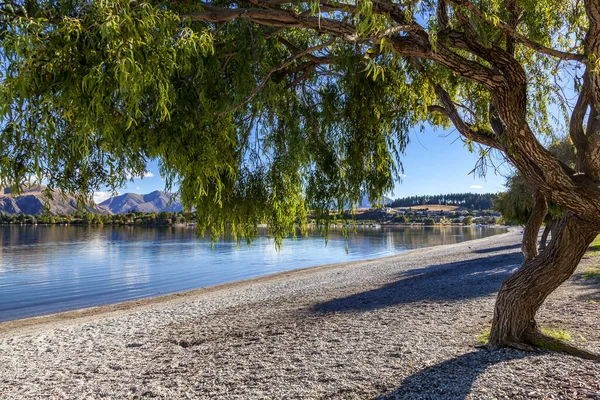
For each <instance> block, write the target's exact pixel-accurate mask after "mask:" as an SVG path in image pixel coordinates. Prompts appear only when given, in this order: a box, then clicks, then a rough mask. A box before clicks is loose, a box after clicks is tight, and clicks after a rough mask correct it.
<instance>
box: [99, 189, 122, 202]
mask: <svg viewBox="0 0 600 400" xmlns="http://www.w3.org/2000/svg"><path fill="white" fill-rule="evenodd" d="M117 194H119V193H117ZM111 197H112V193H111V192H94V203H96V204H100V203H102V202H103V201H104V200H108V199H110V198H111Z"/></svg>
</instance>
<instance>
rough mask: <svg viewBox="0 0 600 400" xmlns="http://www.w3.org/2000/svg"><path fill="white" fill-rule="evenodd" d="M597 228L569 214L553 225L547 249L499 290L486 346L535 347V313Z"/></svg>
mask: <svg viewBox="0 0 600 400" xmlns="http://www.w3.org/2000/svg"><path fill="white" fill-rule="evenodd" d="M598 233H600V225H599V224H597V223H592V222H589V221H586V220H583V219H581V218H579V217H578V216H576V215H575V214H573V213H571V212H567V213H566V214H565V216H564V217H562V218H561V219H560V220H558V221H556V222H555V229H554V233H553V235H552V239H551V240H550V243H549V244H548V247H547V248H546V250H545V251H544V252H542V253H541V254H540V255H539V256H537V257H535V258H532V259H528V260H526V261H525V262H524V263H523V266H522V267H521V268H520V269H519V270H518V271H517V272H516V273H515V274H513V275H512V276H511V277H510V278H508V279H507V280H506V281H505V282H504V283H503V284H502V287H501V288H500V291H499V292H498V297H497V299H496V306H495V309H494V319H493V322H492V328H491V332H490V345H491V346H497V347H505V346H509V347H517V348H529V346H535V347H537V346H539V345H540V343H539V340H540V337H542V336H543V335H541V333H540V332H539V331H538V330H537V325H536V322H535V314H536V313H537V311H538V309H539V308H540V306H541V305H542V304H543V303H544V300H546V297H548V295H550V293H552V292H553V291H554V290H555V289H556V288H558V287H559V286H560V285H561V284H562V283H563V282H565V281H566V280H567V279H569V277H570V276H571V275H572V274H573V272H574V271H575V268H577V265H578V264H579V261H580V260H581V257H583V255H584V253H585V252H586V250H587V248H588V246H589V245H590V243H591V242H592V241H593V240H594V238H595V237H596V236H597V235H598Z"/></svg>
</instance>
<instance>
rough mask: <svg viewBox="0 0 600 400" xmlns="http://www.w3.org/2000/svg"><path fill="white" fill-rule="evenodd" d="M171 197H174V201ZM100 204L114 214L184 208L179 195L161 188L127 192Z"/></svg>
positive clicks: (179, 209) (172, 210)
mask: <svg viewBox="0 0 600 400" xmlns="http://www.w3.org/2000/svg"><path fill="white" fill-rule="evenodd" d="M171 198H173V201H172V202H171ZM169 203H170V204H169ZM100 206H101V207H105V208H107V209H108V210H110V212H112V213H113V214H125V213H128V212H132V211H139V212H143V213H149V212H161V211H170V212H179V211H181V210H182V206H181V201H180V200H179V195H177V194H174V193H167V192H162V191H160V190H155V191H154V192H152V193H148V194H137V193H125V194H122V195H119V196H116V197H111V198H110V199H108V200H105V201H103V202H102V203H100Z"/></svg>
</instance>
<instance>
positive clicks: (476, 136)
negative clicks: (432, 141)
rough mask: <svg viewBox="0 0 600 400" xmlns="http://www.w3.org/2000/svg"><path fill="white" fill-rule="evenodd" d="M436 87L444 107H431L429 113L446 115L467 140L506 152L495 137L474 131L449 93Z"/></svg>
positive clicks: (436, 85)
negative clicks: (459, 111)
mask: <svg viewBox="0 0 600 400" xmlns="http://www.w3.org/2000/svg"><path fill="white" fill-rule="evenodd" d="M434 87H435V94H436V96H437V99H438V100H439V102H440V103H442V106H430V107H429V111H431V112H439V113H442V114H444V115H445V116H446V117H448V118H449V119H450V121H452V124H453V125H454V126H455V127H456V129H457V130H458V132H459V133H460V134H461V135H463V136H464V137H465V138H467V139H469V140H472V141H474V142H477V143H481V144H483V145H485V146H489V147H493V148H494V149H498V150H502V151H503V150H504V147H503V146H502V145H501V144H500V143H498V141H497V140H496V138H495V137H494V136H493V135H491V134H489V133H486V132H483V131H480V130H476V129H473V127H472V126H470V125H469V124H467V123H466V122H465V121H464V120H463V119H462V117H461V116H460V114H459V113H458V111H457V109H456V106H455V105H454V103H453V102H452V99H451V98H450V95H449V94H448V92H446V91H445V90H444V89H443V88H442V87H441V86H440V85H438V84H435V85H434Z"/></svg>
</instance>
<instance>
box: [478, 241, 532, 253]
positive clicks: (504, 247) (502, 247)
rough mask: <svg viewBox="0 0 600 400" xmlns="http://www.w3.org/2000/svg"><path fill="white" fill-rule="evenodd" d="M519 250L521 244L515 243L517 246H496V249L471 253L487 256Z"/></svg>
mask: <svg viewBox="0 0 600 400" xmlns="http://www.w3.org/2000/svg"><path fill="white" fill-rule="evenodd" d="M520 248H521V244H520V243H517V244H511V245H510V246H498V247H492V248H489V249H479V250H473V253H477V254H487V253H495V252H496V251H504V250H516V249H520Z"/></svg>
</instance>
